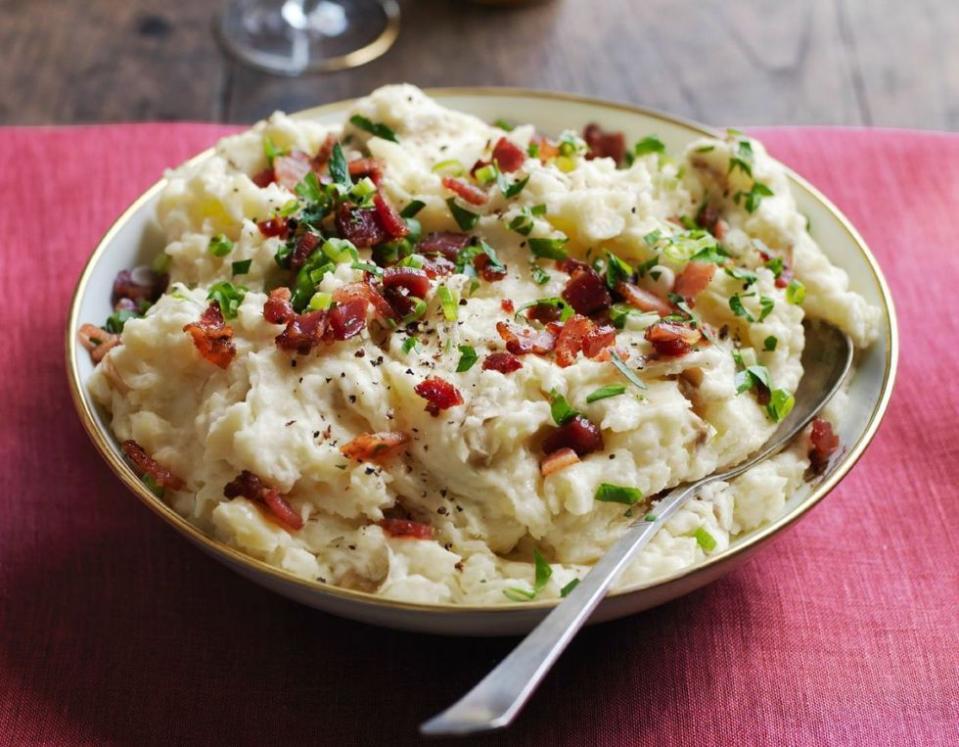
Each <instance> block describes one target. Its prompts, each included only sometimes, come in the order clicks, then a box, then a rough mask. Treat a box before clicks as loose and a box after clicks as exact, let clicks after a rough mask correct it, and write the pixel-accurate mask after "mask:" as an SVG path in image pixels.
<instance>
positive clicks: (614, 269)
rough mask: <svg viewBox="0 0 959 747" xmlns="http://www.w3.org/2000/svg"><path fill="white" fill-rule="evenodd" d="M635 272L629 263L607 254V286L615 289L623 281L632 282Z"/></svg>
mask: <svg viewBox="0 0 959 747" xmlns="http://www.w3.org/2000/svg"><path fill="white" fill-rule="evenodd" d="M633 272H634V270H633V267H632V265H630V264H629V263H628V262H626V261H624V260H622V259H620V258H619V257H617V256H616V255H615V254H611V253H610V252H606V285H608V286H609V287H610V288H615V287H616V286H617V285H619V283H620V282H621V281H626V282H628V281H629V280H631V279H632V277H633Z"/></svg>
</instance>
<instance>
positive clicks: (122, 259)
mask: <svg viewBox="0 0 959 747" xmlns="http://www.w3.org/2000/svg"><path fill="white" fill-rule="evenodd" d="M431 94H432V95H434V96H435V97H436V98H438V99H440V100H441V101H442V102H443V103H444V104H445V105H447V106H449V107H451V108H455V109H459V110H462V111H466V112H469V113H472V114H475V115H476V116H478V117H480V118H482V119H485V120H487V121H492V120H494V119H497V118H504V119H506V120H507V121H515V122H529V123H532V124H533V125H535V126H536V127H537V128H538V129H540V130H542V131H544V132H547V133H551V134H558V132H559V131H561V130H564V129H567V128H569V129H574V130H581V129H582V127H583V126H584V125H585V124H587V123H589V122H599V123H600V124H602V125H603V127H605V128H607V129H613V130H622V131H623V132H625V134H626V136H627V140H628V141H632V140H635V139H638V138H640V137H643V136H645V135H649V134H653V133H655V134H656V135H658V136H659V137H660V138H661V139H662V140H663V141H664V142H665V143H666V146H667V148H668V150H669V151H670V152H679V151H680V150H681V149H682V148H683V147H684V146H685V145H686V143H688V142H689V141H690V140H692V139H694V138H696V137H699V136H701V135H704V134H713V132H712V131H711V130H709V129H708V128H705V127H703V126H701V125H697V124H695V123H691V122H686V121H683V120H680V119H676V118H672V117H668V116H665V115H661V114H657V113H654V112H647V111H642V110H638V109H634V108H632V107H627V106H620V105H616V104H609V103H603V102H597V101H590V100H584V99H580V98H576V97H567V96H563V95H560V94H548V93H543V92H533V91H512V90H508V89H507V90H504V89H458V90H452V89H451V90H445V89H439V90H436V91H432V92H431ZM349 106H350V102H338V103H336V104H330V105H326V106H322V107H317V108H315V109H309V110H306V111H304V112H300V113H299V114H297V115H296V116H298V117H305V118H311V119H316V120H318V121H323V122H330V123H334V122H342V121H343V119H344V116H343V115H344V113H345V112H346V111H347V110H348V108H349ZM202 157H204V154H200V155H199V156H197V158H202ZM162 186H163V182H162V181H160V182H158V183H157V184H156V185H154V186H153V187H151V188H150V189H149V190H148V191H147V192H146V193H144V195H142V196H141V197H140V198H139V199H138V200H137V201H136V202H135V203H134V204H133V205H131V206H130V208H129V209H128V210H127V211H126V212H125V213H124V214H123V215H122V216H121V217H120V218H119V219H118V221H117V222H116V224H114V226H113V227H112V228H111V229H110V230H109V231H108V233H107V234H106V235H105V236H104V238H103V240H102V241H101V243H100V245H99V246H98V248H97V250H96V252H95V253H94V255H93V256H92V257H91V260H90V262H89V264H88V265H87V267H86V269H85V271H84V274H83V276H82V277H81V279H80V282H79V284H78V288H77V295H76V296H75V298H74V303H73V307H72V310H71V316H70V321H69V324H68V329H67V358H68V360H67V363H68V375H69V376H70V378H71V382H70V383H71V388H72V390H73V395H74V400H75V402H76V405H77V407H78V410H79V412H80V415H81V419H82V420H83V422H84V425H85V426H86V428H87V430H88V432H89V433H90V435H91V437H92V438H93V440H94V443H95V445H96V446H97V448H98V449H99V450H100V452H101V453H102V454H103V456H104V457H105V458H106V460H107V461H108V462H109V463H110V465H111V467H112V468H113V469H114V471H115V472H117V473H118V475H119V476H120V477H121V479H123V481H124V482H125V483H126V484H127V485H128V486H129V487H130V488H131V489H132V490H133V491H134V492H136V493H137V495H138V496H139V497H140V498H141V500H143V501H144V502H145V503H146V504H147V505H148V506H149V507H150V508H151V509H153V510H154V511H155V512H157V513H159V514H160V515H161V516H163V518H164V519H166V520H167V521H169V522H170V523H172V524H174V526H176V528H177V529H179V530H180V531H181V532H182V533H184V534H186V535H187V536H188V538H190V539H191V540H193V541H194V542H196V543H197V544H200V545H201V547H203V549H205V550H207V551H209V552H211V553H212V554H214V555H215V556H216V557H217V558H218V559H220V560H223V561H225V562H227V563H228V564H229V565H231V566H232V567H234V568H235V569H236V570H240V571H241V572H243V573H244V575H246V576H248V577H253V578H254V579H255V580H257V581H259V582H261V583H265V584H267V585H269V586H271V587H272V588H274V589H275V590H277V591H280V592H281V593H284V594H287V595H289V596H293V597H295V598H297V599H299V600H300V601H303V602H306V603H308V604H312V605H314V606H317V607H321V608H324V609H328V610H329V611H331V612H335V613H336V614H341V615H346V616H352V617H357V618H360V619H364V620H365V621H369V622H375V623H379V624H385V625H395V626H398V627H405V628H414V629H419V630H431V631H433V632H456V633H468V632H478V633H481V634H482V633H490V632H519V631H520V630H523V629H527V628H528V627H530V626H531V625H532V624H534V623H535V622H536V620H537V619H538V618H539V617H541V616H542V615H543V614H545V612H546V611H548V609H549V608H550V606H551V603H530V604H527V605H510V606H503V607H458V606H453V605H404V604H401V603H396V602H392V601H389V600H383V599H380V598H378V597H374V596H372V595H369V594H363V593H360V592H350V591H346V590H341V589H337V588H335V587H330V586H328V585H324V584H320V583H318V582H316V583H312V582H306V581H302V580H300V579H297V578H295V577H293V576H291V575H290V574H287V573H285V572H284V571H280V570H278V569H274V568H272V567H270V566H267V565H265V564H264V563H261V562H259V561H256V560H253V559H252V558H247V557H246V556H243V555H241V554H240V553H238V552H237V551H235V550H232V549H231V548H228V547H226V546H223V545H221V544H220V543H217V542H215V541H213V540H210V539H207V538H205V537H203V536H202V535H201V534H200V533H199V532H198V531H197V530H196V529H194V528H193V527H192V525H189V524H187V522H185V520H183V519H181V518H180V517H179V516H178V515H177V514H175V512H173V511H172V509H170V508H169V507H167V506H166V505H165V504H163V503H162V502H161V501H159V500H158V499H156V498H155V497H153V495H152V494H151V493H149V491H147V490H146V489H145V488H144V487H143V486H142V484H140V482H139V480H137V478H136V476H135V475H134V474H133V473H132V471H131V470H130V469H129V468H128V467H126V465H125V464H124V462H123V458H122V456H121V454H120V451H119V448H118V446H117V444H116V442H115V441H114V440H113V438H112V436H111V435H110V431H109V422H108V418H107V416H106V413H104V412H103V411H101V410H100V409H99V408H98V407H97V406H96V405H95V404H94V403H93V401H92V399H91V397H90V395H89V394H88V392H87V390H86V387H85V384H84V383H85V382H86V380H87V379H88V378H89V376H90V374H91V373H92V371H93V364H92V363H91V361H90V358H89V355H88V354H87V353H86V351H85V350H83V349H82V348H81V347H80V346H78V345H76V344H75V343H74V340H75V339H76V331H77V328H78V327H79V326H80V325H81V324H83V323H84V322H86V321H94V322H96V321H97V320H102V319H105V318H106V317H107V316H109V314H110V313H111V311H112V309H111V306H110V290H111V287H112V283H113V278H114V277H115V276H116V274H117V273H118V272H119V271H121V270H123V269H129V268H131V267H134V266H136V265H140V264H149V262H150V261H151V260H152V258H153V257H154V256H155V255H156V254H157V253H158V252H159V251H160V250H161V249H162V247H163V243H164V242H163V236H162V234H161V232H160V231H159V229H158V228H157V226H156V224H155V222H154V219H153V215H154V208H155V203H156V199H157V197H158V195H159V193H160V191H161V189H162ZM792 187H793V191H794V194H795V197H796V200H797V203H798V206H799V209H800V211H801V212H802V213H804V214H805V215H807V216H808V217H809V219H810V221H811V225H812V234H813V236H814V238H815V239H816V240H817V242H818V243H819V244H820V246H821V247H822V248H823V250H824V251H825V252H826V253H827V254H828V255H829V257H830V258H831V259H832V261H833V262H834V263H835V264H836V265H838V266H840V267H842V268H843V269H845V270H846V272H847V273H848V274H849V276H850V280H851V285H852V287H853V288H854V289H855V290H856V291H857V292H858V293H860V294H861V295H862V296H863V297H864V298H866V300H867V301H869V303H871V304H873V305H875V306H877V307H879V308H881V309H883V312H884V313H883V316H882V322H881V325H882V327H881V331H880V336H879V339H878V340H877V341H876V343H875V344H874V345H873V346H872V347H870V348H869V349H868V350H867V351H865V352H864V353H863V354H862V355H861V357H860V359H859V362H858V368H857V370H856V373H855V376H854V378H853V380H852V382H851V384H850V388H849V395H850V396H849V405H848V409H847V410H846V418H845V420H844V421H843V422H842V423H841V424H840V425H839V433H840V437H841V439H842V441H843V443H844V444H849V445H850V446H849V449H848V451H847V452H846V453H845V455H844V456H843V458H842V460H841V461H840V462H839V463H838V464H837V465H836V466H835V468H834V470H833V472H832V473H831V474H830V475H829V476H827V478H826V479H824V480H823V481H821V482H819V483H817V484H813V485H804V486H803V487H802V488H801V489H800V490H798V491H796V493H794V494H793V495H792V496H791V497H790V499H789V501H788V502H787V505H786V507H785V509H784V511H783V513H782V515H781V516H780V518H779V519H777V520H776V521H774V522H773V523H772V524H769V525H766V526H763V527H760V528H758V529H756V530H753V531H752V532H748V533H745V534H743V535H740V536H739V537H737V538H736V539H735V540H734V541H733V542H732V543H731V545H730V547H729V549H728V550H726V551H725V552H723V553H721V554H719V555H716V556H713V557H711V558H709V559H707V560H706V561H705V562H703V563H701V564H699V565H698V566H694V567H691V568H688V569H685V570H684V571H682V572H681V573H679V574H676V576H674V577H670V578H668V579H662V580H661V581H658V582H657V583H655V584H652V585H649V586H645V587H636V588H632V589H628V590H625V591H623V592H619V593H618V594H617V595H613V596H611V597H610V598H608V599H607V600H606V602H604V605H603V606H602V607H601V608H600V610H599V611H598V613H597V619H602V618H604V617H607V618H608V617H613V616H619V615H621V614H627V613H629V612H633V611H638V610H639V609H643V608H645V607H649V606H652V604H657V603H660V602H663V601H666V600H667V599H668V598H671V597H672V596H678V595H679V594H681V593H685V592H686V591H689V590H691V589H692V588H695V587H696V586H699V585H701V584H702V583H705V582H707V581H708V580H711V578H713V577H715V575H717V573H718V572H721V571H720V569H725V568H728V567H730V565H731V563H730V562H729V561H730V560H731V559H733V558H734V557H736V556H744V555H745V553H744V551H745V550H748V549H750V548H752V547H753V546H755V545H758V543H759V542H761V541H763V540H765V539H767V538H769V537H771V536H772V535H773V534H775V533H776V532H777V531H778V530H779V529H781V528H783V527H784V526H786V525H787V524H789V523H791V522H792V521H793V520H795V519H796V518H798V517H799V516H800V515H802V514H803V513H804V512H805V511H806V510H807V509H808V508H810V507H811V506H812V505H813V504H815V503H816V502H817V501H818V500H819V499H820V498H822V497H823V496H824V495H825V494H826V493H827V492H828V491H829V490H830V489H831V488H832V487H833V486H834V485H835V483H836V482H838V480H839V479H840V478H841V477H842V476H843V475H844V474H845V473H846V472H847V471H848V470H849V468H851V466H852V464H853V463H854V462H855V461H856V459H858V457H859V455H860V454H861V452H862V450H863V449H864V448H865V446H866V445H867V444H868V441H869V440H870V439H871V437H872V435H873V433H874V432H875V429H876V427H877V426H878V421H879V418H880V417H881V415H882V413H883V411H884V409H885V404H886V402H887V400H888V396H889V394H890V392H891V388H892V381H893V378H894V375H895V362H896V344H897V342H896V330H895V316H894V311H893V306H892V300H891V297H890V295H889V291H888V288H887V286H886V284H885V281H884V279H883V278H882V275H881V273H880V271H879V269H878V266H877V265H876V262H875V260H874V258H873V257H872V255H871V254H870V253H869V251H868V249H867V248H866V246H865V244H864V242H863V241H862V239H861V237H860V236H859V235H858V233H857V232H856V231H855V229H854V228H853V227H852V226H851V225H850V224H849V223H848V221H847V220H846V219H845V218H844V217H843V216H842V215H841V214H840V213H839V211H838V210H837V209H836V208H835V207H834V206H833V205H832V204H831V203H829V202H828V201H827V200H826V199H825V197H823V196H822V195H821V194H820V193H819V192H818V191H816V190H815V188H813V187H812V186H811V185H809V184H807V183H806V182H805V181H804V180H802V179H801V178H799V177H798V176H795V175H793V179H792ZM657 587H659V590H658V591H657ZM619 598H622V599H619ZM517 607H521V608H522V609H517ZM437 611H443V612H445V613H446V614H444V615H439V616H438V615H435V614H431V613H433V612H437ZM494 611H495V612H496V613H497V615H498V616H500V617H502V619H501V621H500V622H498V623H497V624H496V625H495V626H494V628H496V629H495V630H493V629H491V628H490V627H489V622H488V620H489V617H490V615H489V613H490V612H494ZM457 613H459V614H457ZM504 616H505V617H504ZM509 616H512V618H511V619H510V618H509ZM471 620H475V624H471V623H470V621H471ZM484 620H485V622H484ZM473 628H476V630H473Z"/></svg>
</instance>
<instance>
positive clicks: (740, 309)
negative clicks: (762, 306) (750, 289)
mask: <svg viewBox="0 0 959 747" xmlns="http://www.w3.org/2000/svg"><path fill="white" fill-rule="evenodd" d="M729 308H730V310H731V311H732V312H733V313H734V314H735V315H736V316H741V317H742V318H743V319H745V320H746V321H747V322H754V321H756V318H755V317H754V316H753V315H752V314H750V313H749V312H748V311H747V310H746V307H745V306H743V299H742V297H741V296H740V295H739V294H738V293H736V294H734V295H733V296H731V297H730V299H729Z"/></svg>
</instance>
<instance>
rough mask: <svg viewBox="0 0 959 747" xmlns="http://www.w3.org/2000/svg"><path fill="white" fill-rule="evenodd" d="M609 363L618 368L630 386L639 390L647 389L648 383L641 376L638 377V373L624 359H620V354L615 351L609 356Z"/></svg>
mask: <svg viewBox="0 0 959 747" xmlns="http://www.w3.org/2000/svg"><path fill="white" fill-rule="evenodd" d="M609 362H610V363H612V364H613V365H614V366H616V368H617V370H618V371H619V372H620V373H621V374H622V375H623V376H624V377H625V378H626V381H628V382H629V383H630V384H632V385H633V386H635V387H637V388H639V389H646V382H644V381H643V380H642V379H641V378H639V376H637V375H636V372H635V371H633V370H632V369H631V368H630V367H629V366H627V365H626V363H624V362H623V359H622V358H620V357H619V354H618V353H617V352H616V351H615V350H614V351H612V352H611V353H610V354H609Z"/></svg>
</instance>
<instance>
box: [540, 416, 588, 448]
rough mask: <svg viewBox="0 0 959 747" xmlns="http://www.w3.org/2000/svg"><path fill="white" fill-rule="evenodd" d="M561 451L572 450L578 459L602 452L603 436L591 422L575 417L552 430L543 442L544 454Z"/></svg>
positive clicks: (581, 417) (582, 417) (584, 418)
mask: <svg viewBox="0 0 959 747" xmlns="http://www.w3.org/2000/svg"><path fill="white" fill-rule="evenodd" d="M561 449H572V450H573V451H574V452H576V455H577V456H580V457H584V456H586V455H587V454H592V453H593V452H595V451H602V450H603V434H602V432H601V431H600V429H599V426H597V425H596V424H595V423H594V422H593V421H591V420H589V419H588V418H586V417H584V416H582V415H576V416H575V417H573V418H572V419H570V420H569V421H568V422H566V423H564V424H563V425H561V426H559V427H558V428H554V429H553V431H552V432H551V433H550V434H549V435H548V436H547V437H546V440H544V441H543V451H544V452H545V453H546V454H553V453H555V452H557V451H560V450H561Z"/></svg>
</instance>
